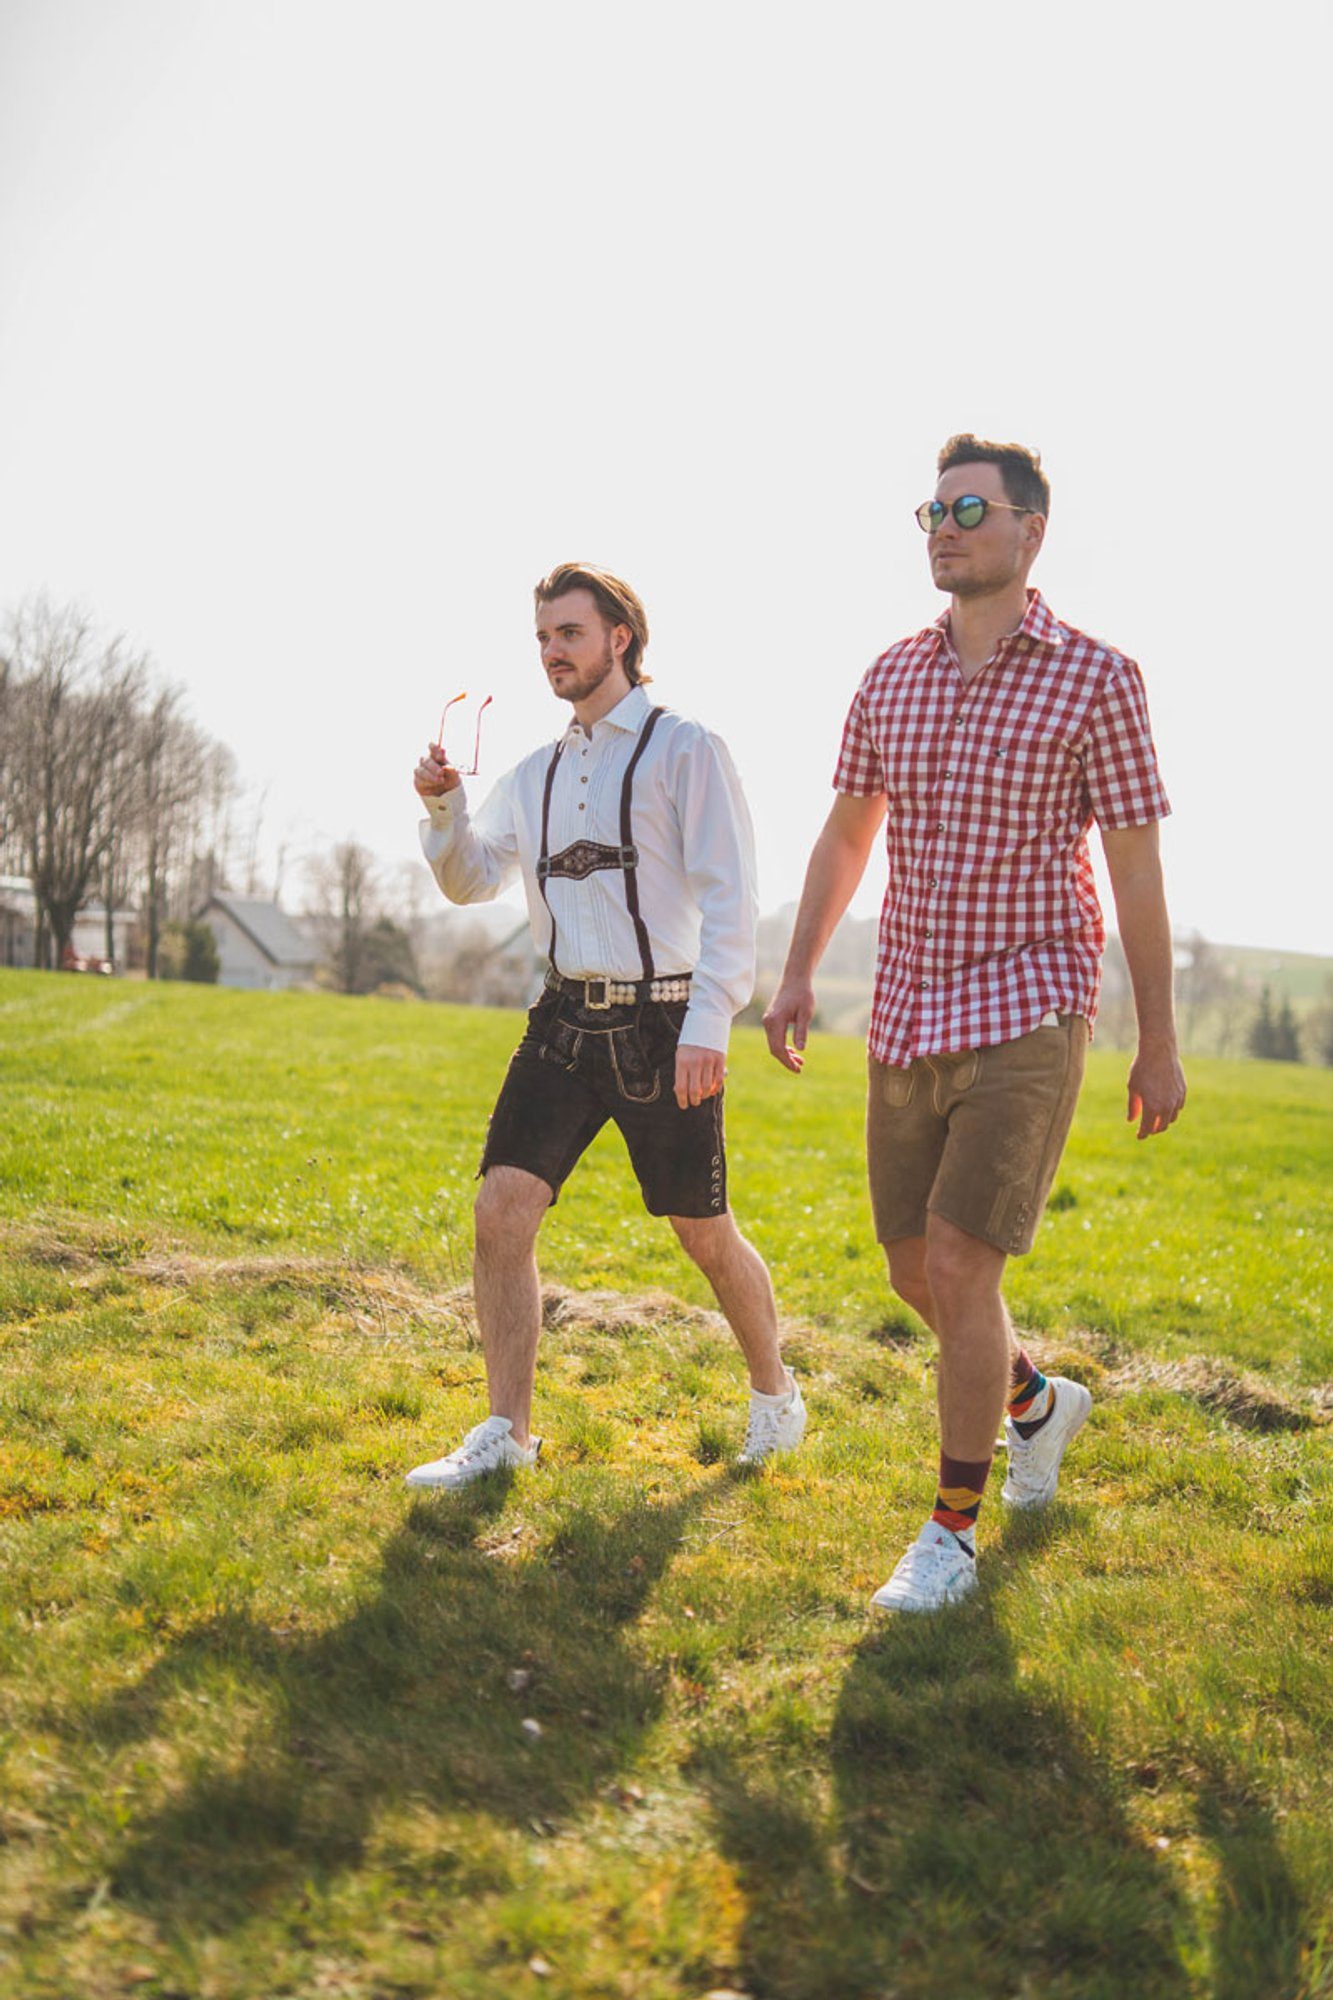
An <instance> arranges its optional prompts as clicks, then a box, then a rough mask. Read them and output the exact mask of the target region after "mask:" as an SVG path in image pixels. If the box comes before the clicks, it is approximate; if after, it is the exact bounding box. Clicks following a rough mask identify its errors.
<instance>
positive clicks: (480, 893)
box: [421, 787, 516, 903]
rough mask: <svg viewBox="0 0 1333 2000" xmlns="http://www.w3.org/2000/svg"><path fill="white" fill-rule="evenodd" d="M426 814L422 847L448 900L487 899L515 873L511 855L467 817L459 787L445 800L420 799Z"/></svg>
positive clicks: (459, 901)
mask: <svg viewBox="0 0 1333 2000" xmlns="http://www.w3.org/2000/svg"><path fill="white" fill-rule="evenodd" d="M423 803H424V804H425V805H426V807H427V810H428V813H429V818H428V819H425V820H423V821H422V823H421V851H422V853H423V854H424V855H425V857H426V861H427V863H428V865H429V867H430V872H431V874H432V875H433V876H434V877H435V880H436V882H437V883H438V885H439V887H440V890H441V891H442V893H443V894H444V895H445V896H447V897H448V899H449V901H450V902H451V903H489V902H492V901H493V900H494V899H495V897H496V896H498V895H499V894H500V893H501V891H502V890H503V889H505V888H507V887H508V885H509V883H510V882H511V881H512V880H513V878H514V875H515V873H516V866H515V864H514V862H513V861H512V859H511V858H510V857H508V856H506V855H505V854H503V853H501V852H497V851H496V850H495V849H494V848H493V847H492V846H491V844H490V843H489V842H488V841H486V840H485V839H483V838H482V836H481V834H480V833H479V832H478V830H477V829H476V827H474V826H473V824H472V822H471V820H470V819H469V818H468V812H467V806H466V803H465V801H464V800H463V797H462V790H461V787H460V788H459V789H457V790H455V791H453V792H451V793H449V794H448V804H447V805H445V804H444V803H443V802H442V801H440V800H438V799H428V800H425V801H423Z"/></svg>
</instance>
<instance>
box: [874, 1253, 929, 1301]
mask: <svg viewBox="0 0 1333 2000" xmlns="http://www.w3.org/2000/svg"><path fill="white" fill-rule="evenodd" d="M884 1254H885V1256H886V1257H887V1258H888V1260H889V1283H890V1284H891V1285H892V1286H893V1289H894V1291H895V1292H896V1293H897V1294H898V1297H899V1298H900V1299H901V1300H902V1301H903V1303H904V1305H909V1306H910V1307H911V1308H912V1311H913V1312H915V1313H920V1315H921V1317H922V1319H925V1320H928V1319H929V1318H930V1286H929V1284H928V1283H927V1282H926V1262H925V1252H924V1246H923V1245H922V1244H921V1243H920V1242H919V1241H917V1240H916V1239H915V1238H913V1239H912V1240H911V1242H910V1243H908V1242H903V1243H889V1244H887V1245H886V1246H885V1252H884Z"/></svg>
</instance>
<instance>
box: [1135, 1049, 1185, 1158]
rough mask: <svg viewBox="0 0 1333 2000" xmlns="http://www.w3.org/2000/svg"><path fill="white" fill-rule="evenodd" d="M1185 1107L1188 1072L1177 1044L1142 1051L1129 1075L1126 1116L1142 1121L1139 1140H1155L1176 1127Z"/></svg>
mask: <svg viewBox="0 0 1333 2000" xmlns="http://www.w3.org/2000/svg"><path fill="white" fill-rule="evenodd" d="M1184 1108H1185V1072H1184V1070H1182V1068H1181V1067H1180V1058H1179V1057H1178V1056H1177V1054H1176V1051H1175V1047H1174V1045H1171V1046H1169V1047H1166V1046H1159V1047H1153V1048H1147V1049H1143V1048H1141V1049H1140V1050H1139V1052H1138V1054H1137V1055H1136V1056H1135V1058H1134V1066H1133V1068H1132V1069H1131V1070H1130V1072H1129V1098H1128V1105H1127V1108H1126V1111H1125V1117H1126V1119H1127V1120H1128V1122H1129V1123H1130V1124H1133V1122H1134V1120H1135V1119H1136V1118H1137V1119H1138V1121H1139V1129H1138V1137H1139V1138H1140V1139H1151V1138H1153V1137H1154V1136H1155V1134H1157V1133H1158V1132H1165V1130H1166V1128H1167V1126H1168V1125H1174V1124H1175V1122H1176V1120H1177V1118H1179V1116H1180V1114H1181V1112H1182V1111H1183V1110H1184Z"/></svg>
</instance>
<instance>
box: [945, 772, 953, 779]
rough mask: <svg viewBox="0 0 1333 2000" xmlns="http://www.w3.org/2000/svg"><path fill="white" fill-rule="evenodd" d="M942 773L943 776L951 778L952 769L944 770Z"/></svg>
mask: <svg viewBox="0 0 1333 2000" xmlns="http://www.w3.org/2000/svg"><path fill="white" fill-rule="evenodd" d="M944 775H945V777H946V778H951V777H952V776H953V772H952V771H946V772H945V774H944Z"/></svg>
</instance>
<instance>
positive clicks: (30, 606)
mask: <svg viewBox="0 0 1333 2000" xmlns="http://www.w3.org/2000/svg"><path fill="white" fill-rule="evenodd" d="M241 796H242V794H241V785H240V781H239V777H238V771H237V764H236V759H235V756H234V755H233V753H232V751H231V750H230V749H229V748H228V746H227V745H226V744H224V743H221V742H219V741H217V740H216V739H215V738H213V737H211V736H209V735H208V734H207V732H206V731H204V730H202V729H201V728H200V727H199V726H198V725H197V724H196V723H195V722H194V721H193V720H192V719H191V718H190V716H189V715H188V713H187V712H186V707H185V697H184V691H183V690H182V689H181V688H180V687H179V686H178V685H176V684H174V683H172V682H171V681H169V680H167V679H165V678H164V677H163V676H162V675H161V674H160V673H159V672H158V670H157V668H156V667H155V665H154V663H153V661H152V659H151V657H150V656H149V655H148V653H146V652H145V651H142V650H140V649H137V648H135V647H133V646H131V645H130V644H129V643H128V642H127V641H126V640H125V639H124V638H123V637H113V638H110V639H108V638H106V637H104V636H102V635H100V634H99V633H98V632H97V631H96V629H95V628H94V625H93V623H92V621H91V619H90V618H89V616H88V615H87V613H86V612H84V611H83V610H81V609H80V608H79V607H77V606H73V605H56V604H53V603H52V602H51V601H50V600H49V599H48V598H46V597H41V596H39V597H35V598H33V599H31V600H29V601H28V602H26V603H24V604H23V605H21V606H20V607H19V609H18V610H17V611H14V612H11V613H10V614H9V615H8V616H7V617H6V618H5V619H4V621H3V623H2V624H0V873H3V874H9V875H14V876H19V877H22V878H24V879H26V880H27V881H28V882H30V883H31V885H32V890H33V896H34V899H35V905H36V939H35V945H36V950H35V960H36V963H37V965H38V966H39V967H41V968H42V969H44V970H50V969H52V968H53V967H58V966H59V965H60V964H61V963H62V962H63V960H64V959H65V956H66V953H67V950H68V948H69V946H70V942H71V938H72V935H73V930H74V923H75V919H76V917H77V916H78V914H79V912H80V911H81V910H84V909H86V908H87V907H88V906H89V905H90V904H94V903H100V904H101V905H102V907H103V909H104V911H105V926H106V929H105V956H106V958H107V960H108V961H112V960H114V959H115V958H116V956H117V953H116V948H115V937H114V923H115V917H116V914H117V912H120V913H122V914H123V913H124V912H125V911H127V910H128V911H132V912H133V913H134V915H135V918H136V925H135V932H136V935H135V940H134V951H135V962H136V963H138V962H139V961H140V957H141V959H142V963H143V966H144V969H145V971H146V972H147V974H148V977H149V978H150V979H156V978H159V977H167V978H180V977H184V978H189V979H199V980H204V981H207V980H210V979H215V978H216V977H217V973H218V954H217V947H216V945H215V943H214V941H213V935H212V932H211V931H210V930H209V928H208V926H207V925H205V924H203V923H199V922H197V921H195V919H196V917H197V915H198V913H199V911H200V910H202V909H203V907H204V906H205V905H206V904H207V902H208V900H209V898H210V896H212V895H213V893H214V892H215V891H217V890H226V889H239V890H240V892H241V893H243V894H245V895H249V896H253V895H261V896H265V897H267V896H268V895H270V894H272V895H273V896H274V897H275V898H276V894H277V885H276V884H270V883H261V881H260V880H259V859H258V848H259V820H260V817H261V815H262V801H261V804H260V806H259V808H258V809H257V811H256V813H255V816H254V823H253V826H252V827H249V826H248V825H247V824H246V821H245V818H244V814H243V809H242V806H241ZM285 859H286V857H285V852H284V854H283V856H282V858H280V860H279V864H278V870H279V873H281V871H282V868H283V866H284V863H285ZM298 866H299V872H300V874H301V876H302V878H303V881H304V893H305V899H306V907H305V911H304V913H303V917H302V922H303V925H304V927H305V929H306V930H307V931H308V932H309V934H310V935H311V937H312V940H313V942H314V944H315V947H316V950H317V953H318V977H319V978H320V979H321V981H322V983H324V984H327V985H329V986H332V987H334V988H336V989H338V990H339V991H342V992H345V993H373V992H383V991H386V990H388V991H394V992H399V993H412V994H428V995H429V996H430V997H432V998H440V999H456V1000H467V999H474V998H475V999H484V1000H488V1001H495V1000H504V1001H510V1000H518V999H521V998H523V997H524V993H525V991H526V987H527V985H530V983H531V951H530V948H529V950H528V951H527V952H526V954H525V953H524V952H523V950H522V948H521V947H520V948H519V949H517V950H514V949H509V948H507V949H506V950H505V951H503V952H499V951H497V950H496V949H495V947H494V944H493V942H492V941H490V940H488V939H487V938H486V937H485V936H473V935H472V934H471V933H470V932H468V933H466V934H460V935H458V936H456V937H455V936H451V937H450V939H449V940H448V942H447V943H446V942H445V941H444V940H434V941H431V940H427V941H426V942H425V945H424V948H423V949H422V951H421V952H420V954H419V953H418V951H417V949H416V945H415V935H416V934H419V933H420V931H421V929H422V923H421V919H422V917H423V915H424V899H425V898H426V897H427V895H428V891H429V880H428V878H427V877H426V876H425V871H424V870H423V869H422V868H421V866H420V864H419V863H414V864H412V865H411V867H410V869H409V870H408V871H406V872H405V873H404V875H403V877H402V887H401V890H399V891H398V892H395V886H394V885H393V884H392V883H391V882H390V881H389V880H387V879H386V877H385V873H384V871H383V870H382V869H381V868H380V867H379V865H378V864H377V862H376V860H375V857H374V856H373V855H372V854H371V853H370V852H369V850H368V849H367V848H365V847H363V846H362V845H361V844H360V843H359V842H357V841H355V840H353V839H350V838H349V839H347V840H344V841H342V842H339V843H336V844H334V845H333V846H331V847H329V848H328V849H326V850H324V851H323V852H322V853H320V854H319V855H318V856H314V857H311V858H309V859H307V860H306V861H305V862H304V863H303V864H298ZM514 943H515V940H513V939H511V940H508V941H507V944H508V946H512V945H513V944H514ZM520 962H521V963H520Z"/></svg>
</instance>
